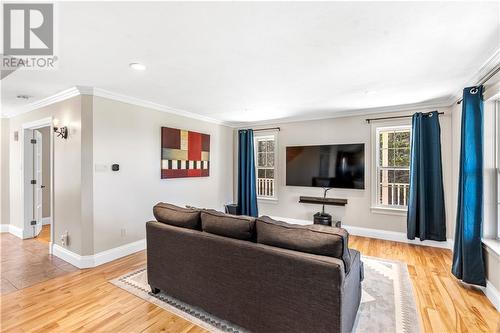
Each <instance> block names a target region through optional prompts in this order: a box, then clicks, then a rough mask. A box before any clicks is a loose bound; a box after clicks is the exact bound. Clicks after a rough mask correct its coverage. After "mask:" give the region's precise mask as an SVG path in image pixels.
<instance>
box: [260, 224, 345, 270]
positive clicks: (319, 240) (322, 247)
mask: <svg viewBox="0 0 500 333" xmlns="http://www.w3.org/2000/svg"><path fill="white" fill-rule="evenodd" d="M256 229H257V243H261V244H266V245H271V246H276V247H280V248H284V249H289V250H295V251H300V252H306V253H311V254H319V255H324V256H329V257H334V258H338V259H341V260H342V261H343V262H344V267H345V272H346V274H347V273H349V269H350V265H351V259H350V252H349V249H348V237H349V234H348V233H347V231H346V230H345V229H341V228H332V227H329V226H324V225H317V224H312V225H306V226H304V225H296V224H290V223H286V222H283V221H276V220H273V219H272V218H270V217H268V216H262V217H259V218H258V219H257V221H256Z"/></svg>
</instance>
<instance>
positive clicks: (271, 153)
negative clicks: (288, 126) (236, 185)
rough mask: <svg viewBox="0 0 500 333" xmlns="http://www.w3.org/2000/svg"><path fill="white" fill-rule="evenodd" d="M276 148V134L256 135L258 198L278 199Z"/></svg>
mask: <svg viewBox="0 0 500 333" xmlns="http://www.w3.org/2000/svg"><path fill="white" fill-rule="evenodd" d="M276 150H277V149H276V134H271V135H269V134H267V135H256V136H255V159H256V172H257V198H258V199H277V196H276V184H277V182H276V179H277V178H276V156H277V154H276Z"/></svg>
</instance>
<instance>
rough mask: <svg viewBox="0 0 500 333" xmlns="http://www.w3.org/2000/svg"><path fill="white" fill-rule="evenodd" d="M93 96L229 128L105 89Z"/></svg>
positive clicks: (199, 116) (218, 121)
mask: <svg viewBox="0 0 500 333" xmlns="http://www.w3.org/2000/svg"><path fill="white" fill-rule="evenodd" d="M93 95H94V96H98V97H103V98H107V99H111V100H114V101H118V102H123V103H127V104H132V105H136V106H140V107H144V108H148V109H153V110H157V111H162V112H167V113H171V114H175V115H178V116H183V117H187V118H191V119H196V120H201V121H205V122H209V123H213V124H218V125H226V126H227V123H226V122H224V121H222V120H218V119H215V118H210V117H207V116H203V115H200V114H197V113H193V112H190V111H185V110H181V109H176V108H172V107H169V106H166V105H161V104H158V103H154V102H150V101H147V100H144V99H140V98H136V97H131V96H126V95H122V94H118V93H115V92H111V91H108V90H104V89H100V88H94V89H93Z"/></svg>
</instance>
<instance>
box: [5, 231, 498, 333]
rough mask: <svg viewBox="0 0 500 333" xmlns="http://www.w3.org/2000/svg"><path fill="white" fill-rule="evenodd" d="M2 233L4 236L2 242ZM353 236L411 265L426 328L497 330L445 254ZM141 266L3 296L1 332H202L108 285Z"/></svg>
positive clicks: (360, 245)
mask: <svg viewBox="0 0 500 333" xmlns="http://www.w3.org/2000/svg"><path fill="white" fill-rule="evenodd" d="M8 236H10V235H8ZM10 237H13V236H10ZM5 238H6V237H5V234H2V235H1V241H2V243H3V242H4V241H5ZM7 238H8V237H7ZM350 240H351V242H350V244H351V247H353V248H355V249H358V250H360V251H361V253H363V254H365V255H369V256H374V257H381V258H389V259H398V260H402V261H405V262H406V263H407V264H408V270H409V272H410V276H411V280H412V283H413V287H414V290H415V296H416V303H417V305H418V308H419V311H420V318H421V319H420V321H421V327H422V328H423V330H424V331H425V332H439V333H441V332H500V326H499V321H500V314H499V313H498V312H497V311H496V310H495V308H494V307H493V306H492V305H491V303H490V302H489V301H488V299H487V298H486V297H485V296H484V295H483V294H482V293H481V292H480V291H477V290H474V289H472V288H467V287H464V286H462V285H461V284H460V283H459V282H457V281H456V280H455V279H454V278H453V276H452V275H451V273H450V265H451V252H450V251H448V250H443V249H437V248H430V247H424V246H415V245H408V244H403V243H395V242H389V241H382V240H375V239H370V238H362V237H354V236H352V237H351V239H350ZM2 245H3V244H2ZM2 248H3V246H2ZM5 252H7V254H6V253H5ZM8 252H10V250H9V249H8V248H7V249H5V250H3V253H2V257H3V256H4V255H7V256H8ZM145 263H146V255H145V252H144V251H143V252H139V253H136V254H133V255H131V256H128V257H125V258H122V259H119V260H116V261H114V262H111V263H108V264H105V265H102V266H99V267H96V268H93V269H86V270H78V271H75V272H68V273H66V274H65V275H63V276H59V277H56V278H53V279H49V280H47V281H44V282H41V283H38V284H36V285H32V286H30V287H27V288H25V289H22V290H18V291H14V292H11V293H9V294H7V295H2V296H0V304H1V318H0V319H1V320H0V329H1V331H2V332H27V331H30V332H73V331H79V332H180V333H188V332H189V333H193V332H204V330H203V329H201V328H199V327H197V326H195V325H193V324H191V323H190V322H187V321H186V320H184V319H182V318H180V317H178V316H176V315H174V314H171V313H169V312H167V311H165V310H163V309H161V308H159V307H157V306H155V305H153V304H150V303H148V302H146V301H143V300H142V299H140V298H138V297H135V296H134V295H132V294H130V293H128V292H126V291H124V290H122V289H120V288H118V287H115V286H114V285H112V284H111V283H109V282H108V281H109V280H110V279H113V278H115V277H118V276H120V275H122V274H125V273H127V272H129V271H131V270H134V269H138V268H140V267H143V266H144V265H145ZM2 265H3V262H2ZM24 265H25V263H23V262H21V263H20V266H19V269H20V270H22V269H24V268H23V266H24ZM2 276H3V269H2ZM373 333H377V332H373Z"/></svg>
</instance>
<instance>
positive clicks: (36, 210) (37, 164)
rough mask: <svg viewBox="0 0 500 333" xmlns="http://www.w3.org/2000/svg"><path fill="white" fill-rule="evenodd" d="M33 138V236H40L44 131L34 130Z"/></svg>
mask: <svg viewBox="0 0 500 333" xmlns="http://www.w3.org/2000/svg"><path fill="white" fill-rule="evenodd" d="M33 139H35V141H34V142H36V143H35V144H34V147H33V179H34V180H35V182H34V183H35V184H34V185H33V186H34V188H33V194H34V197H33V221H36V225H35V228H34V234H33V237H36V236H38V234H39V233H40V231H42V207H43V191H42V185H43V180H42V158H43V152H42V147H43V145H42V133H41V132H40V131H37V130H34V131H33Z"/></svg>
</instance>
